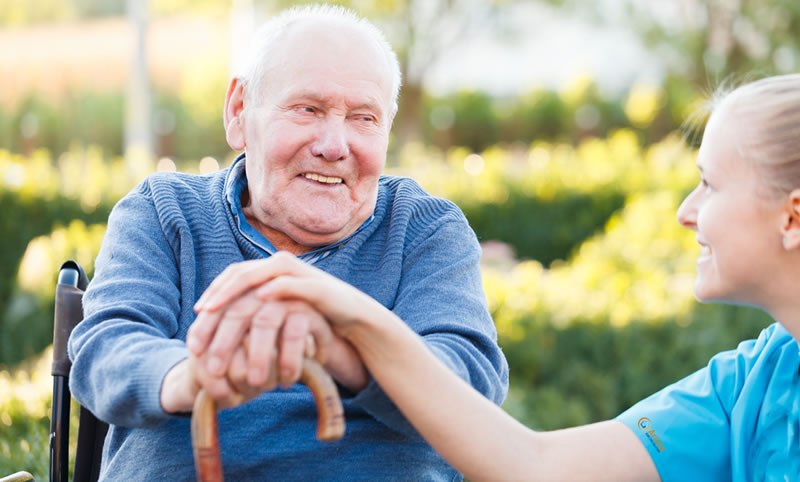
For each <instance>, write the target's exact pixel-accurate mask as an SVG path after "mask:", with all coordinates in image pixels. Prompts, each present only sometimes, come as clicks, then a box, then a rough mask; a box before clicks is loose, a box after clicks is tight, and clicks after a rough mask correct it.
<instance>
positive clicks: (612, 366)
mask: <svg viewBox="0 0 800 482" xmlns="http://www.w3.org/2000/svg"><path fill="white" fill-rule="evenodd" d="M681 321H683V320H681ZM520 322H521V323H523V325H524V328H523V330H524V333H525V336H524V337H523V338H521V339H515V338H512V337H502V336H501V339H500V344H501V346H502V347H503V351H504V353H505V354H506V357H507V358H508V362H509V366H510V367H511V382H512V391H511V394H510V396H509V400H508V401H507V403H506V408H507V409H508V410H509V411H510V412H511V413H512V414H513V415H515V416H516V417H517V418H519V419H521V420H522V421H524V422H525V423H526V424H527V425H529V426H531V427H535V428H537V429H546V430H549V429H557V428H564V427H570V426H575V425H579V424H585V423H590V422H595V421H599V420H607V419H609V418H613V417H615V416H616V415H618V414H619V413H621V412H622V411H624V410H625V409H627V408H628V407H630V406H631V405H633V404H634V403H636V402H637V401H639V400H641V399H642V398H644V397H646V396H648V395H650V394H651V393H654V392H656V391H657V390H659V389H661V388H662V387H665V386H667V385H668V384H670V383H673V382H675V381H677V380H679V379H681V378H683V377H685V376H687V375H689V374H690V373H692V372H694V371H696V370H698V369H700V368H702V367H704V366H705V365H707V363H708V360H709V359H710V358H711V356H713V355H714V354H716V353H718V352H720V351H723V350H729V349H733V348H735V347H736V346H737V344H738V343H739V342H740V341H742V340H745V339H749V338H755V337H757V336H758V334H759V332H760V331H761V330H762V329H763V328H765V327H766V326H767V325H769V323H771V321H770V318H769V317H768V316H767V315H766V314H764V313H763V312H760V311H757V310H754V309H749V308H740V307H732V306H723V305H698V306H697V308H696V309H695V310H694V312H693V314H692V316H691V322H690V323H689V324H688V325H684V324H683V323H678V322H677V320H674V319H670V320H663V321H661V322H656V323H653V322H634V323H630V324H628V325H625V326H622V327H614V326H610V325H609V324H608V323H596V322H580V321H577V322H574V323H572V324H570V325H568V326H566V327H558V326H555V325H553V324H550V323H542V322H539V321H535V320H533V319H531V318H526V319H523V320H520Z"/></svg>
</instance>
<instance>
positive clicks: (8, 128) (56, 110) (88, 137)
mask: <svg viewBox="0 0 800 482" xmlns="http://www.w3.org/2000/svg"><path fill="white" fill-rule="evenodd" d="M219 62H221V60H220V59H217V58H214V60H213V61H212V60H209V63H208V65H194V66H191V68H190V70H191V72H187V74H186V75H185V76H184V80H183V81H182V82H180V83H179V84H177V85H176V86H173V87H172V88H171V89H163V88H161V89H159V90H157V92H155V94H154V102H153V129H154V134H155V137H154V138H155V142H156V145H155V154H156V156H157V157H165V156H166V157H170V158H172V159H178V160H182V161H185V160H190V159H199V158H201V157H204V156H212V157H215V158H217V159H222V158H225V157H227V156H228V155H229V153H230V148H229V147H228V145H227V142H226V140H225V132H224V130H223V129H222V128H221V123H222V106H223V101H224V98H223V97H222V96H223V94H224V92H225V85H226V82H227V79H226V78H225V69H224V67H221V66H219V65H218V64H219ZM697 102H698V96H697V95H696V94H695V93H693V91H687V90H686V88H685V85H683V84H680V83H668V84H667V86H666V88H664V89H661V88H655V87H648V86H643V85H633V86H631V88H630V89H629V91H628V92H625V93H624V94H623V95H621V96H618V97H611V98H606V97H604V96H602V95H601V94H600V93H599V92H598V90H597V88H596V86H595V84H594V82H593V81H592V80H591V79H587V78H583V77H581V78H577V79H575V81H574V82H573V83H572V84H571V85H570V86H568V87H566V88H565V89H563V90H562V91H555V90H545V89H535V90H532V91H531V92H529V93H527V94H524V95H521V96H518V97H505V98H495V97H491V96H490V95H488V94H486V93H483V92H470V91H462V92H456V93H453V94H449V95H444V96H440V97H433V96H427V97H426V98H425V100H424V102H423V104H424V105H423V107H422V113H421V115H422V116H423V119H421V122H419V123H420V124H421V125H422V126H423V128H422V133H423V139H422V141H423V142H424V143H425V144H426V145H431V146H434V147H437V148H439V149H448V148H450V147H451V146H461V147H464V148H467V149H469V150H471V151H475V152H479V151H483V150H486V149H488V148H490V147H491V146H494V145H498V144H500V145H508V146H513V145H517V144H520V145H527V144H530V143H532V142H537V141H538V142H558V143H568V144H577V143H580V142H582V141H584V140H586V139H593V138H598V137H607V136H610V135H611V134H612V133H613V132H615V131H616V130H619V129H622V128H626V129H630V132H632V133H634V134H635V135H636V137H637V138H638V142H639V143H641V144H645V145H646V144H650V143H653V142H656V141H658V140H660V139H662V138H663V137H664V136H665V135H667V134H668V133H670V132H673V131H674V130H675V129H677V128H678V127H679V126H681V124H682V123H683V121H684V119H685V118H686V116H687V114H688V113H690V112H691V109H692V108H693V106H695V105H696V103H697ZM664 105H669V109H665V108H663V107H664ZM123 106H124V95H123V93H122V92H121V91H110V92H101V91H70V92H67V93H66V94H64V95H61V96H57V97H53V96H44V95H43V94H41V93H33V92H32V93H29V94H27V95H26V96H25V97H24V98H22V99H20V100H19V101H17V102H15V103H13V104H9V105H0V145H2V146H5V148H6V149H8V150H10V151H11V152H19V153H23V154H26V155H30V154H32V153H33V152H35V151H36V150H40V149H45V150H47V151H49V152H52V153H56V154H60V153H63V152H68V151H70V150H74V149H76V148H79V147H81V146H88V145H92V146H102V149H103V153H104V155H105V156H111V157H115V156H119V155H121V154H122V152H123V137H124V133H123V130H124V122H123V121H124V115H123ZM631 126H632V127H631ZM399 148H403V146H397V148H396V149H394V150H395V151H396V150H398V149H399ZM393 161H394V159H390V162H393Z"/></svg>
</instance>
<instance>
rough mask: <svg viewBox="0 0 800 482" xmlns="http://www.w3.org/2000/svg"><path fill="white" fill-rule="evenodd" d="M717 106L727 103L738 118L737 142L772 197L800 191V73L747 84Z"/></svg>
mask: <svg viewBox="0 0 800 482" xmlns="http://www.w3.org/2000/svg"><path fill="white" fill-rule="evenodd" d="M714 104H716V105H717V106H719V105H722V104H724V105H725V106H726V109H727V111H726V114H727V115H733V116H736V117H738V119H739V121H740V125H741V126H742V128H743V132H742V134H743V135H741V136H737V138H736V139H733V142H736V144H737V151H738V152H739V154H740V155H741V156H742V158H744V159H746V160H747V161H748V162H750V163H752V165H753V167H754V168H755V169H756V170H757V172H758V173H759V174H762V175H763V176H764V180H765V182H766V187H767V188H768V190H769V191H770V193H771V194H772V195H774V196H782V195H785V194H788V193H789V192H791V191H792V190H794V189H797V188H800V74H787V75H779V76H774V77H767V78H764V79H761V80H757V81H755V82H751V83H748V84H744V85H742V86H740V87H738V88H736V89H734V90H733V91H731V92H730V93H729V94H727V95H723V96H721V97H720V98H719V100H715V102H714ZM713 108H714V107H712V109H713Z"/></svg>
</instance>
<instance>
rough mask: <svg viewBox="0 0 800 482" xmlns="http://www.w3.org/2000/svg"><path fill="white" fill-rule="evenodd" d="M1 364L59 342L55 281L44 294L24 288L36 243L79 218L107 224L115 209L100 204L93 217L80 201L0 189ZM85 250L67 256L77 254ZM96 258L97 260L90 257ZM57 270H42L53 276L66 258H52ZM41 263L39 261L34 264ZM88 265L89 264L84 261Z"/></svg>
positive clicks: (20, 358) (17, 360) (48, 268)
mask: <svg viewBox="0 0 800 482" xmlns="http://www.w3.org/2000/svg"><path fill="white" fill-rule="evenodd" d="M0 212H2V213H3V215H2V216H0V237H2V240H3V249H2V250H0V366H1V365H9V364H14V363H16V362H19V361H21V360H24V359H25V358H28V357H31V356H33V355H36V354H38V353H40V352H41V351H42V349H44V348H45V347H46V346H47V345H48V344H50V342H51V341H52V338H53V325H52V313H53V301H52V299H51V297H50V296H49V295H50V294H51V293H52V284H53V283H54V282H55V278H54V277H52V276H51V277H50V278H49V279H48V280H46V281H44V283H45V284H49V286H44V287H42V288H43V289H42V291H40V292H39V293H34V292H27V291H24V290H20V289H19V286H18V274H19V269H20V263H21V261H22V258H23V255H24V254H25V251H26V248H27V247H28V245H29V243H30V242H31V240H33V239H34V238H36V237H37V236H44V235H49V234H51V233H52V232H53V230H54V229H56V228H57V227H58V226H67V225H69V224H70V223H71V222H74V221H75V220H80V221H82V222H86V223H105V220H106V219H107V217H108V214H109V212H110V208H109V207H108V206H102V205H101V206H99V207H98V208H97V209H96V210H94V211H92V212H91V213H87V212H86V211H84V209H83V208H82V207H81V206H80V203H79V202H78V201H76V200H72V199H67V198H63V197H52V198H43V197H37V196H26V195H25V194H24V193H20V192H14V191H3V190H0ZM79 248H80V246H72V247H71V248H70V249H67V250H66V251H63V250H62V252H64V255H65V256H68V255H69V254H68V253H74V252H75V251H76V250H77V249H79ZM92 249H95V248H92ZM90 260H93V256H92V257H91V258H90ZM48 261H49V264H54V266H39V267H37V268H38V269H41V270H45V271H46V272H48V273H53V272H54V271H55V270H56V269H57V268H58V266H57V264H59V263H60V261H61V260H48ZM32 262H33V263H38V261H37V260H32ZM84 262H85V261H84Z"/></svg>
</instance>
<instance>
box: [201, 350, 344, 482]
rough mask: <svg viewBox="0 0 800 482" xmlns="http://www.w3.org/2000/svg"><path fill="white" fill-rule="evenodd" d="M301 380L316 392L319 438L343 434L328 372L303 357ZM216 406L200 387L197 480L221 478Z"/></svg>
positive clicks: (339, 408)
mask: <svg viewBox="0 0 800 482" xmlns="http://www.w3.org/2000/svg"><path fill="white" fill-rule="evenodd" d="M300 382H302V383H303V384H305V385H306V386H307V387H308V388H309V389H310V390H311V393H312V394H313V395H314V399H315V400H316V404H317V439H318V440H321V441H324V442H332V441H334V440H339V439H340V438H342V436H344V429H345V423H344V409H343V408H342V400H341V399H340V398H339V392H338V390H337V389H336V385H335V384H334V383H333V380H332V379H331V377H330V375H328V372H326V371H325V369H324V368H322V366H320V364H319V363H317V362H316V361H314V360H312V359H311V358H305V359H303V371H302V373H301V375H300ZM218 433H219V432H218V427H217V406H216V403H214V399H213V398H211V397H210V396H209V395H208V394H207V393H206V391H205V390H200V392H199V393H198V394H197V398H196V399H195V401H194V410H192V448H193V449H194V465H195V469H196V470H197V480H198V481H201V482H222V480H223V475H222V458H221V456H220V450H219V435H218Z"/></svg>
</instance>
